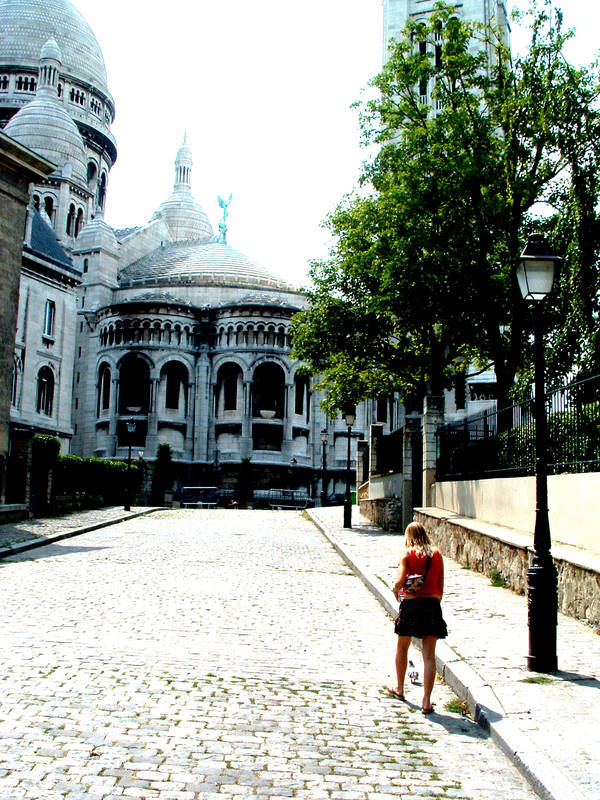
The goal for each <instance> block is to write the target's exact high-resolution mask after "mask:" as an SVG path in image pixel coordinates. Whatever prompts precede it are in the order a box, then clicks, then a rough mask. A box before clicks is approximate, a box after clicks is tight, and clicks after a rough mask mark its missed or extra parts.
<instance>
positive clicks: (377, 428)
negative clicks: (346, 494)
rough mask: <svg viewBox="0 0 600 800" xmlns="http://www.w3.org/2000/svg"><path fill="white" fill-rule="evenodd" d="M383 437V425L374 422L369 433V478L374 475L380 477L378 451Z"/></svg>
mask: <svg viewBox="0 0 600 800" xmlns="http://www.w3.org/2000/svg"><path fill="white" fill-rule="evenodd" d="M382 437H383V423H382V422H374V423H372V424H371V427H370V433H369V443H370V447H369V477H371V476H372V475H379V474H380V471H379V462H378V458H377V451H378V448H379V442H380V441H381V439H382Z"/></svg>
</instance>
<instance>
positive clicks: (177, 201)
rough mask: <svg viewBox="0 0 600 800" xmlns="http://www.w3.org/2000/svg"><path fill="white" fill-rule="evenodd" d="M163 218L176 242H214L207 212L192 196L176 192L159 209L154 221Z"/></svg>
mask: <svg viewBox="0 0 600 800" xmlns="http://www.w3.org/2000/svg"><path fill="white" fill-rule="evenodd" d="M159 218H162V219H164V221H165V222H166V223H167V226H168V228H169V232H170V233H171V236H172V237H173V239H174V240H175V241H176V242H180V241H184V240H186V239H202V240H204V241H207V242H208V241H212V240H213V239H214V233H213V229H212V226H211V224H210V221H209V219H208V216H207V215H206V212H205V211H204V209H203V208H202V206H201V205H200V203H198V202H197V201H196V200H194V198H193V197H192V195H191V194H184V193H182V192H178V191H174V192H173V194H172V195H171V196H170V197H169V199H168V200H165V202H164V203H161V205H160V206H159V207H158V208H157V210H156V212H155V213H154V215H153V216H152V219H159Z"/></svg>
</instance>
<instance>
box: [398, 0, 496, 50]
mask: <svg viewBox="0 0 600 800" xmlns="http://www.w3.org/2000/svg"><path fill="white" fill-rule="evenodd" d="M434 5H435V0H383V60H384V62H385V61H387V58H388V49H389V46H390V41H391V40H392V39H395V40H396V41H398V40H399V39H400V38H401V36H402V31H403V30H404V26H405V25H406V23H407V22H408V21H409V20H414V21H415V22H419V21H422V22H425V21H426V20H427V19H428V17H429V16H430V15H431V13H432V12H433V7H434ZM449 5H451V3H449ZM455 8H456V15H457V16H458V17H460V18H461V19H463V20H465V21H466V22H481V23H483V24H486V25H498V26H499V27H500V28H501V29H502V30H503V31H504V32H505V35H506V38H507V39H508V33H509V30H510V28H509V25H508V16H507V13H506V2H505V0H463V2H461V3H457V4H456V6H455Z"/></svg>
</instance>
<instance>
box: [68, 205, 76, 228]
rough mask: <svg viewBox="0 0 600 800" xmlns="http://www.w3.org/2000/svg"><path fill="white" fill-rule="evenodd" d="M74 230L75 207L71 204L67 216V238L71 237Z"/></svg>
mask: <svg viewBox="0 0 600 800" xmlns="http://www.w3.org/2000/svg"><path fill="white" fill-rule="evenodd" d="M74 229H75V206H74V205H73V203H71V205H70V206H69V213H68V214H67V236H73V231H74Z"/></svg>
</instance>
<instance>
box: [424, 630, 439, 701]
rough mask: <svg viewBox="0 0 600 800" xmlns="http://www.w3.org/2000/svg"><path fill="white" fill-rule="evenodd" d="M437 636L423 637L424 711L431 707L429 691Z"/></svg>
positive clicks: (432, 678)
mask: <svg viewBox="0 0 600 800" xmlns="http://www.w3.org/2000/svg"><path fill="white" fill-rule="evenodd" d="M436 642H437V636H424V637H423V705H422V708H423V710H424V711H428V710H429V709H430V708H431V692H432V691H433V684H434V682H435V645H436Z"/></svg>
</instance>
